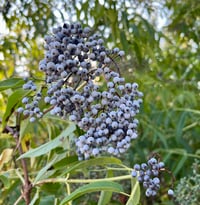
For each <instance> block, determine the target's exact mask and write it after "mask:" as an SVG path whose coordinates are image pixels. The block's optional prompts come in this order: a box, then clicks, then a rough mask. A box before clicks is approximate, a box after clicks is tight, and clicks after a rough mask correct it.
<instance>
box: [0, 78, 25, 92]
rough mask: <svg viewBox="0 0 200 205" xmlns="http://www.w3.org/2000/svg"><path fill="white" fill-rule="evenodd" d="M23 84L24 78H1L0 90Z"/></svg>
mask: <svg viewBox="0 0 200 205" xmlns="http://www.w3.org/2000/svg"><path fill="white" fill-rule="evenodd" d="M23 84H24V80H22V79H21V78H9V79H7V80H3V81H1V82H0V91H3V90H6V89H9V88H16V87H17V86H21V85H23Z"/></svg>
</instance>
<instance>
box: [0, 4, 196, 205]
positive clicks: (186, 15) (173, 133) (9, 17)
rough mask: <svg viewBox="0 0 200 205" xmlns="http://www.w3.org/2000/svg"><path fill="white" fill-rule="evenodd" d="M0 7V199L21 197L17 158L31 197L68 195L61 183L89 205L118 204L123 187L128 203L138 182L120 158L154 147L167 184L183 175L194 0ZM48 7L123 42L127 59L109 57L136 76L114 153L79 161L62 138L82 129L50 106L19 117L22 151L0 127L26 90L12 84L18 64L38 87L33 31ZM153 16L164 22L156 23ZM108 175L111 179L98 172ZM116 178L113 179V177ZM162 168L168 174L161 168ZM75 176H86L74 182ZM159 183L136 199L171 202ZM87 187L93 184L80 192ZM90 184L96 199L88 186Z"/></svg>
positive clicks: (51, 200)
mask: <svg viewBox="0 0 200 205" xmlns="http://www.w3.org/2000/svg"><path fill="white" fill-rule="evenodd" d="M55 5H56V6H55ZM16 8H18V9H16ZM32 8H34V9H32ZM0 11H1V14H2V18H3V20H4V22H5V25H6V28H7V29H8V32H7V33H6V34H3V33H1V39H0V79H1V80H2V82H0V91H1V94H0V108H1V109H0V116H1V118H2V128H1V131H4V132H2V133H1V135H0V137H1V139H0V153H1V155H0V156H1V160H0V167H1V171H0V174H1V175H0V181H1V182H0V183H1V184H0V185H1V192H0V195H1V197H0V198H1V199H0V204H14V203H16V201H17V200H18V199H19V202H17V203H18V204H24V202H23V200H20V198H19V197H20V194H21V189H22V184H24V180H25V176H24V174H23V169H22V165H21V161H20V160H21V159H26V162H27V164H28V171H29V174H30V179H31V182H32V183H33V184H34V188H33V189H32V194H31V200H32V201H31V204H32V205H33V204H41V205H43V204H61V201H65V200H66V201H67V200H68V198H69V196H70V195H68V193H70V192H71V193H72V196H77V197H78V198H77V199H75V200H74V201H73V204H96V201H97V200H98V205H101V204H125V203H126V202H125V201H127V198H126V195H123V194H124V193H125V192H126V193H129V194H130V195H131V198H130V199H129V200H128V202H127V204H132V203H133V202H135V201H137V200H136V198H138V197H139V196H140V189H139V186H138V185H137V183H136V182H135V181H134V180H133V181H132V183H128V181H127V179H126V178H125V179H124V178H123V177H125V176H127V178H128V177H129V174H130V171H131V168H130V167H133V164H134V163H141V162H143V161H146V159H147V157H148V155H150V154H151V152H157V153H159V154H160V156H161V157H162V160H163V161H164V162H165V164H166V166H167V167H168V168H169V170H171V171H172V172H173V174H174V175H175V177H176V184H179V185H178V186H177V189H176V190H178V189H179V188H180V186H181V185H180V184H182V180H181V178H183V177H185V176H186V179H189V178H188V177H187V176H191V175H190V174H191V170H192V168H191V165H192V163H193V161H194V159H195V158H197V159H199V158H200V148H199V144H200V139H199V133H200V127H199V123H200V122H199V119H200V118H199V114H200V111H199V103H200V102H199V79H200V78H199V77H200V76H199V73H200V72H199V71H200V70H199V69H200V60H199V53H200V48H199V23H198V22H199V18H200V15H199V14H200V12H199V11H200V4H199V2H198V1H197V0H195V1H187V0H182V1H174V0H163V1H153V0H152V1H135V0H130V1H94V0H89V1H78V0H75V1H72V2H71V4H70V5H69V4H67V3H63V1H54V0H49V1H48V2H47V3H44V2H41V1H32V2H31V3H30V2H29V1H25V0H24V1H5V2H4V3H3V4H2V5H1V7H0ZM44 13H45V14H46V15H44ZM58 13H59V15H60V17H61V18H62V20H63V21H66V20H68V19H66V18H65V14H66V13H68V14H71V15H69V16H70V18H71V19H70V20H77V19H78V20H79V21H81V23H83V24H84V25H88V24H89V25H91V26H92V28H93V30H94V32H95V31H96V30H99V31H100V32H101V34H102V35H103V36H104V40H105V42H106V43H107V45H108V46H109V47H114V46H118V47H119V48H120V49H123V50H125V52H126V56H127V59H124V60H122V61H119V62H117V63H118V65H119V67H120V71H121V73H123V75H124V76H125V77H126V79H127V81H128V82H132V81H133V79H134V81H136V82H138V84H139V86H140V90H141V91H142V92H143V93H144V102H143V105H142V109H141V111H140V114H139V116H138V119H139V121H140V127H139V140H137V141H134V142H133V143H132V146H131V148H129V150H128V153H126V154H125V155H123V156H122V157H121V158H120V159H116V158H110V157H103V158H97V159H91V160H88V161H84V162H79V161H78V160H77V156H76V154H75V152H74V149H73V144H72V139H73V138H74V136H79V135H81V134H82V130H80V129H79V128H77V127H76V126H75V125H74V124H72V123H70V122H68V121H64V120H62V119H60V118H56V117H52V116H50V115H45V117H44V118H42V119H41V120H39V121H36V122H34V123H30V122H29V121H28V120H27V119H21V120H22V123H21V124H20V127H21V129H20V133H19V139H20V140H19V142H20V144H21V148H22V151H23V153H25V154H23V155H22V153H19V152H18V151H17V149H16V148H18V144H16V141H15V139H16V138H13V136H12V134H10V133H7V132H5V130H6V129H7V128H11V130H12V128H13V127H14V126H16V125H18V122H19V119H18V115H17V114H16V112H15V111H16V108H17V107H20V106H21V99H22V97H23V96H25V95H32V93H31V92H30V93H26V92H24V91H22V90H21V89H20V88H21V87H22V84H24V80H23V79H22V78H21V77H20V75H21V74H22V73H23V72H24V71H27V74H28V75H30V77H31V78H35V76H36V79H34V80H36V84H37V87H40V86H41V83H40V79H41V78H43V76H42V73H41V72H38V71H36V70H37V68H38V63H39V61H40V60H41V59H42V58H43V55H44V54H43V40H41V39H42V38H43V37H44V35H46V34H47V33H49V32H51V30H50V28H52V26H57V23H58V21H59V18H58ZM161 17H163V19H164V20H166V24H165V26H164V27H162V28H159V27H158V26H159V19H161ZM20 69H22V70H23V71H22V72H21V73H20V72H19V70H20ZM99 80H100V81H101V79H99ZM41 106H44V105H41ZM11 130H10V131H11ZM7 131H8V130H7ZM12 131H15V130H12ZM108 177H110V178H113V180H114V182H113V183H112V182H111V183H110V182H109V181H106V180H107V179H108ZM118 177H119V178H118ZM120 177H122V178H121V179H123V180H122V181H120V182H119V181H118V179H119V180H120ZM162 177H163V179H164V178H165V179H168V180H165V181H170V177H169V176H168V175H162ZM95 178H99V179H101V180H102V181H103V182H105V184H104V188H103V189H100V186H101V185H102V184H99V181H98V180H97V181H92V182H91V181H87V180H90V179H95ZM78 179H79V181H76V180H78ZM73 180H74V181H73ZM84 180H85V181H84ZM104 180H105V181H104ZM115 180H116V181H115ZM124 180H125V181H124ZM111 181H112V180H111ZM179 181H180V182H179ZM84 182H85V183H90V182H91V184H89V185H88V186H87V185H81V187H80V186H78V185H80V184H79V183H84ZM129 182H130V181H129ZM184 182H185V181H184ZM93 183H95V184H93ZM100 183H101V182H100ZM176 184H175V185H176ZM69 185H70V186H69ZM69 187H71V190H69ZM78 187H80V188H78ZM131 187H132V188H131ZM165 187H166V188H165ZM167 188H168V185H167V184H166V186H165V184H164V185H163V186H162V188H161V191H160V193H159V196H157V197H156V198H150V199H147V198H145V195H144V193H143V190H141V197H140V203H141V204H144V205H145V204H174V203H175V202H173V200H170V199H169V198H168V197H166V192H167ZM91 189H92V190H93V191H96V192H95V193H93V194H91V193H90V194H85V195H84V196H80V195H81V193H84V192H85V193H89V192H90V190H91ZM135 189H136V190H135ZM131 190H132V192H131ZM134 190H135V191H136V192H134ZM99 191H101V193H100V198H98V196H99V195H98V194H96V193H99ZM112 192H120V193H122V194H117V193H114V194H112ZM181 193H183V192H181ZM181 193H180V194H181ZM176 194H177V196H176V201H177V202H180V204H181V202H182V201H181V200H183V199H185V198H184V196H183V195H180V194H179V193H177V192H176ZM184 195H185V194H184ZM79 196H80V197H79ZM135 197H136V198H135ZM138 200H139V199H138ZM109 201H110V202H109ZM17 203H16V204H17ZM63 203H64V202H63ZM135 203H136V202H135ZM69 204H70V202H69Z"/></svg>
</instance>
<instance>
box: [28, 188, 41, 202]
mask: <svg viewBox="0 0 200 205" xmlns="http://www.w3.org/2000/svg"><path fill="white" fill-rule="evenodd" d="M39 198H40V195H39V190H38V189H37V192H36V193H35V195H34V197H33V199H32V200H31V202H30V204H29V205H35V204H36V202H37V201H38V199H39Z"/></svg>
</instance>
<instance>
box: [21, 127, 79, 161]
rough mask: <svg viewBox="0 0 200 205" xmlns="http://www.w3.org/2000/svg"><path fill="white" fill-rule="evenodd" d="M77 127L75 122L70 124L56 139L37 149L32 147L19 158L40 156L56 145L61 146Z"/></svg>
mask: <svg viewBox="0 0 200 205" xmlns="http://www.w3.org/2000/svg"><path fill="white" fill-rule="evenodd" d="M75 129H76V126H75V125H74V124H70V125H69V126H68V127H67V128H66V129H65V130H64V131H63V132H62V133H61V134H60V135H59V136H57V137H56V138H55V139H53V140H52V141H50V142H47V143H45V144H43V145H41V146H40V147H37V148H35V149H31V150H29V151H28V152H26V153H24V154H23V155H21V156H20V157H19V158H18V159H22V158H31V157H38V156H41V155H44V154H47V153H48V152H49V151H51V150H52V149H55V148H56V147H59V146H61V145H62V144H63V141H64V140H65V138H66V137H68V136H69V135H70V134H71V133H73V132H74V130H75Z"/></svg>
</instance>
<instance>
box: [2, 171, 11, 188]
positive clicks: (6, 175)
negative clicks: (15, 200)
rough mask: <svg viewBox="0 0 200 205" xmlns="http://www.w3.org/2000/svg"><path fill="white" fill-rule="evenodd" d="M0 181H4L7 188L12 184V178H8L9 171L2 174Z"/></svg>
mask: <svg viewBox="0 0 200 205" xmlns="http://www.w3.org/2000/svg"><path fill="white" fill-rule="evenodd" d="M0 181H2V182H3V184H4V187H5V188H8V187H9V186H10V180H9V178H8V173H3V174H0Z"/></svg>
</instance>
